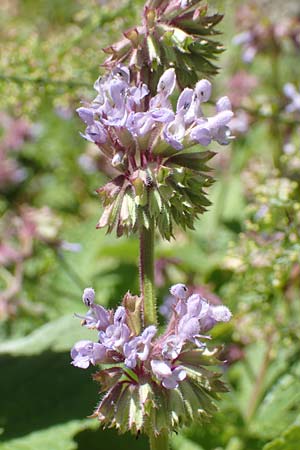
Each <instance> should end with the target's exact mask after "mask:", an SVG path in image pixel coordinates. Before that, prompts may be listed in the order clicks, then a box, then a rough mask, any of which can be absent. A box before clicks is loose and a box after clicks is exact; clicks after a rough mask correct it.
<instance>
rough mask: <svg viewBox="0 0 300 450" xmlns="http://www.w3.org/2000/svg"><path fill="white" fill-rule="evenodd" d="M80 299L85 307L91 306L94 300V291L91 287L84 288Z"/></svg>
mask: <svg viewBox="0 0 300 450" xmlns="http://www.w3.org/2000/svg"><path fill="white" fill-rule="evenodd" d="M82 301H83V303H84V304H85V306H87V307H91V306H92V305H93V304H94V302H95V291H94V289H93V288H85V289H84V291H83V294H82Z"/></svg>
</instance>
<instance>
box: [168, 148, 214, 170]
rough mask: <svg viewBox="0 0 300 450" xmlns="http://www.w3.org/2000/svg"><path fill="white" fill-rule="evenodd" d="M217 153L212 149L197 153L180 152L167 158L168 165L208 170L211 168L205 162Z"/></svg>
mask: <svg viewBox="0 0 300 450" xmlns="http://www.w3.org/2000/svg"><path fill="white" fill-rule="evenodd" d="M215 154H216V153H215V152H212V151H209V150H208V151H205V152H197V153H196V152H195V153H182V154H181V153H179V154H177V155H175V156H172V157H171V158H169V159H167V161H166V162H165V164H166V165H173V164H174V165H176V166H180V167H187V168H189V169H193V170H197V171H203V172H207V171H209V170H210V169H209V168H208V167H207V165H206V164H205V163H206V162H207V161H209V160H210V159H211V158H213V157H214V155H215Z"/></svg>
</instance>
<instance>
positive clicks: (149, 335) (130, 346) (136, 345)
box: [124, 325, 157, 369]
mask: <svg viewBox="0 0 300 450" xmlns="http://www.w3.org/2000/svg"><path fill="white" fill-rule="evenodd" d="M156 333H157V329H156V327H155V326H154V325H150V326H149V327H147V328H145V330H144V331H143V333H142V334H141V336H137V337H135V338H133V339H131V340H130V341H129V342H126V343H125V344H124V355H125V357H126V359H125V364H126V366H128V367H130V368H131V369H133V368H134V367H136V365H137V360H138V359H139V360H140V361H146V359H147V358H148V356H149V353H150V349H151V341H152V339H153V337H154V336H155V334H156Z"/></svg>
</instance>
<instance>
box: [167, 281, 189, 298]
mask: <svg viewBox="0 0 300 450" xmlns="http://www.w3.org/2000/svg"><path fill="white" fill-rule="evenodd" d="M170 293H171V294H172V295H174V297H176V298H178V299H182V300H185V299H186V298H187V293H188V288H187V287H186V285H185V284H182V283H178V284H174V285H173V286H171V287H170Z"/></svg>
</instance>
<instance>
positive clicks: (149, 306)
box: [140, 219, 157, 327]
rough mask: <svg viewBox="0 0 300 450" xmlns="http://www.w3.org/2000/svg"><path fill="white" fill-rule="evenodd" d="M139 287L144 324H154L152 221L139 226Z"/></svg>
mask: <svg viewBox="0 0 300 450" xmlns="http://www.w3.org/2000/svg"><path fill="white" fill-rule="evenodd" d="M140 289H141V296H142V299H143V313H144V326H145V327H147V326H148V325H155V324H156V321H157V318H156V300H155V287H154V221H153V219H150V220H149V229H147V228H145V227H144V226H143V225H141V226H140Z"/></svg>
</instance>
